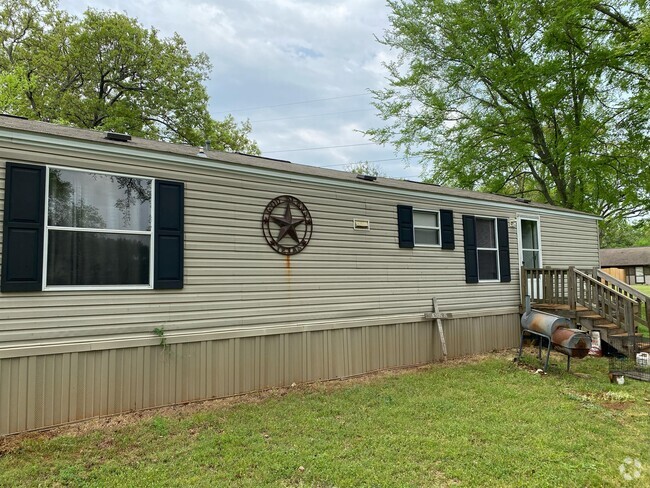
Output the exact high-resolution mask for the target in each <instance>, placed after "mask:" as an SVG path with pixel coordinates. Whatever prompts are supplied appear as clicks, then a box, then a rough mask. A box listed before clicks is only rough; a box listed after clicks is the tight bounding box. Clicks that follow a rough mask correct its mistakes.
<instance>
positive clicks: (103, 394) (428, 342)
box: [0, 313, 519, 436]
mask: <svg viewBox="0 0 650 488" xmlns="http://www.w3.org/2000/svg"><path fill="white" fill-rule="evenodd" d="M518 319H519V315H518V314H517V313H511V314H506V315H495V316H489V317H474V318H466V319H454V320H448V321H445V325H444V333H445V336H446V339H447V348H448V352H449V355H450V357H455V356H461V355H466V354H475V353H480V352H486V351H491V350H494V349H503V348H507V347H513V346H514V345H516V344H517V340H518V328H519V327H518ZM438 358H441V351H440V340H439V337H438V332H437V328H436V327H434V326H432V324H431V322H430V321H418V322H407V323H398V324H392V325H381V326H368V327H355V328H345V329H335V330H321V331H313V332H302V333H293V334H276V335H271V336H257V337H244V338H232V339H226V340H211V341H206V340H203V341H199V342H192V343H185V344H172V345H170V347H169V348H168V349H167V350H163V349H162V348H161V347H160V346H147V347H129V348H124V349H111V350H103V351H88V352H71V353H61V354H47V355H41V356H31V357H20V358H8V359H0V436H1V435H5V434H11V433H15V432H23V431H26V430H34V429H40V428H44V427H50V426H53V425H59V424H65V423H69V422H74V421H77V420H83V419H88V418H92V417H99V416H106V415H113V414H118V413H122V412H130V411H136V410H142V409H146V408H154V407H159V406H163V405H172V404H177V403H183V402H188V401H196V400H204V399H209V398H219V397H227V396H232V395H237V394H240V393H246V392H251V391H256V390H262V389H265V388H270V387H278V386H289V385H291V384H292V383H294V382H295V383H301V382H311V381H318V380H325V379H333V378H344V377H349V376H354V375H358V374H363V373H367V372H370V371H375V370H380V369H386V368H393V367H400V366H411V365H418V364H424V363H428V362H431V361H434V360H436V359H438Z"/></svg>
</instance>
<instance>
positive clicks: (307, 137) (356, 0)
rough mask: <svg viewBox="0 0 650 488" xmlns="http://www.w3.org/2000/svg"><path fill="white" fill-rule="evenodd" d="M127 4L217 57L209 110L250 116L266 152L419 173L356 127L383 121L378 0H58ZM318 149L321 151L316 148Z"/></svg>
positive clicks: (148, 21) (382, 12) (70, 5)
mask: <svg viewBox="0 0 650 488" xmlns="http://www.w3.org/2000/svg"><path fill="white" fill-rule="evenodd" d="M59 6H60V8H62V9H64V10H67V11H68V12H70V13H72V14H75V15H81V14H82V13H83V11H84V10H86V9H87V8H88V7H89V6H90V7H93V8H96V9H99V10H113V11H120V12H126V13H127V14H128V15H129V16H130V17H136V18H137V19H138V20H139V22H140V23H141V24H142V25H144V26H145V27H152V26H153V27H155V28H157V29H158V30H159V31H160V33H161V34H162V35H163V36H170V35H171V34H173V33H174V32H177V33H178V34H180V35H181V36H182V37H183V38H184V39H185V41H186V42H187V44H188V47H189V49H190V51H191V52H192V53H193V54H198V53H199V52H205V53H206V54H208V56H209V57H210V60H211V62H212V65H213V69H212V73H211V77H210V78H211V79H210V80H209V81H208V83H207V88H208V92H209V94H210V111H211V113H212V115H213V117H215V118H218V119H221V118H223V117H224V116H225V115H226V114H228V113H231V114H232V115H233V116H234V117H235V118H236V119H237V120H240V121H241V120H246V119H248V120H250V122H251V124H252V126H253V131H252V133H251V137H252V138H253V139H255V140H256V141H257V143H258V145H259V147H260V149H261V150H262V155H264V156H268V157H272V158H277V159H286V160H289V161H291V162H294V163H301V164H309V165H313V166H320V167H327V168H331V169H340V170H344V169H345V167H346V165H348V164H350V163H354V162H358V161H372V162H373V164H376V165H378V166H379V167H380V169H381V170H382V171H383V172H384V173H385V174H386V175H388V176H390V177H393V178H406V179H411V180H418V179H419V175H420V173H421V168H420V167H419V166H418V165H417V164H416V163H413V162H412V163H411V164H410V165H409V166H407V165H406V164H405V163H404V160H403V159H402V158H401V157H400V154H396V153H395V151H394V149H393V148H392V147H382V146H379V145H376V144H374V143H372V142H371V141H370V140H369V138H367V137H366V136H364V135H363V134H362V133H361V132H360V131H363V130H367V129H370V128H374V127H378V126H380V125H381V124H382V122H381V120H380V118H379V117H378V116H377V110H376V109H375V108H374V107H373V106H372V104H371V102H372V95H371V94H370V92H369V90H371V89H378V88H381V87H383V86H384V85H385V83H386V80H385V77H386V70H385V69H384V67H383V65H382V63H383V62H385V61H387V60H390V59H391V57H392V56H394V53H391V52H390V51H389V49H388V48H387V47H385V46H382V45H381V44H380V43H379V42H377V41H376V39H375V36H376V37H381V36H382V35H383V32H384V30H385V29H386V28H387V27H388V25H389V23H388V13H389V10H388V7H387V6H386V5H385V2H384V0H205V1H200V0H185V1H179V0H156V1H151V0H138V1H136V2H134V1H133V0H130V1H125V0H101V1H95V2H92V3H89V2H86V1H83V0H60V1H59ZM316 148H318V149H316Z"/></svg>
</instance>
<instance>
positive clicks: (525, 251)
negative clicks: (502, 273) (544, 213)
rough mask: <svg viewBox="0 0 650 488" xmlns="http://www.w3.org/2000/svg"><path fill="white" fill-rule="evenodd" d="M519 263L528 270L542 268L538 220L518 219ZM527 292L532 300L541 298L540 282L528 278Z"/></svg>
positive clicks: (529, 218)
mask: <svg viewBox="0 0 650 488" xmlns="http://www.w3.org/2000/svg"><path fill="white" fill-rule="evenodd" d="M518 220H519V225H518V229H517V230H518V231H519V232H518V234H519V263H520V265H521V266H524V267H525V268H528V269H537V268H541V267H542V241H541V235H540V231H539V218H535V217H519V219H518ZM528 292H529V294H530V298H531V299H532V300H536V299H540V298H542V281H541V277H539V278H528Z"/></svg>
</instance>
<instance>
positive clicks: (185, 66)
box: [0, 0, 259, 154]
mask: <svg viewBox="0 0 650 488" xmlns="http://www.w3.org/2000/svg"><path fill="white" fill-rule="evenodd" d="M210 68H211V66H210V62H209V59H208V57H207V56H206V55H205V54H203V53H201V54H198V55H196V56H193V55H192V54H191V53H190V52H189V50H188V48H187V45H186V44H185V41H184V40H183V39H182V38H181V37H180V36H179V35H178V34H174V35H173V36H171V37H169V38H164V37H161V36H160V34H159V33H158V31H156V29H154V28H151V29H147V28H145V27H143V26H142V25H141V24H139V23H138V21H137V20H136V19H133V18H130V17H128V16H127V15H125V14H122V13H116V12H103V11H97V10H92V9H89V10H87V11H86V12H85V13H84V14H83V16H82V17H81V18H80V19H77V18H75V17H72V16H70V15H68V14H67V13H66V12H63V11H61V10H58V8H57V4H56V3H55V2H52V1H50V0H44V1H35V0H8V1H6V2H3V4H2V6H1V7H0V73H2V74H1V75H0V90H1V91H0V110H2V111H4V112H8V113H12V114H15V115H22V116H26V117H29V118H34V119H39V120H47V121H53V122H61V123H69V124H72V125H75V126H78V127H83V128H89V129H97V130H113V131H118V132H127V133H129V134H132V135H135V136H140V137H147V138H151V139H161V140H167V141H172V142H184V143H190V144H193V145H197V146H199V145H203V143H204V141H205V140H210V141H211V143H212V147H214V148H215V149H221V150H229V151H243V152H249V153H254V154H258V153H259V149H258V148H257V145H256V144H255V142H254V141H251V140H250V139H249V137H248V135H249V133H250V131H251V127H250V124H249V123H248V122H246V123H243V124H241V125H238V124H237V123H236V122H235V120H234V119H233V118H232V117H231V116H229V117H227V118H226V119H225V120H223V121H219V120H214V119H213V118H212V117H211V116H210V114H209V112H208V108H207V107H208V94H207V91H206V89H205V86H204V83H205V81H206V80H207V79H208V73H209V71H210Z"/></svg>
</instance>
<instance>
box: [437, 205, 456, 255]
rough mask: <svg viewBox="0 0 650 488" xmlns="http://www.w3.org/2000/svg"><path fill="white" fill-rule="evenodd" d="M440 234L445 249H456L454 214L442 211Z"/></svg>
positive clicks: (449, 211)
mask: <svg viewBox="0 0 650 488" xmlns="http://www.w3.org/2000/svg"><path fill="white" fill-rule="evenodd" d="M440 234H441V240H442V248H443V249H455V248H456V244H455V242H454V212H452V211H451V210H443V209H441V210H440Z"/></svg>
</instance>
